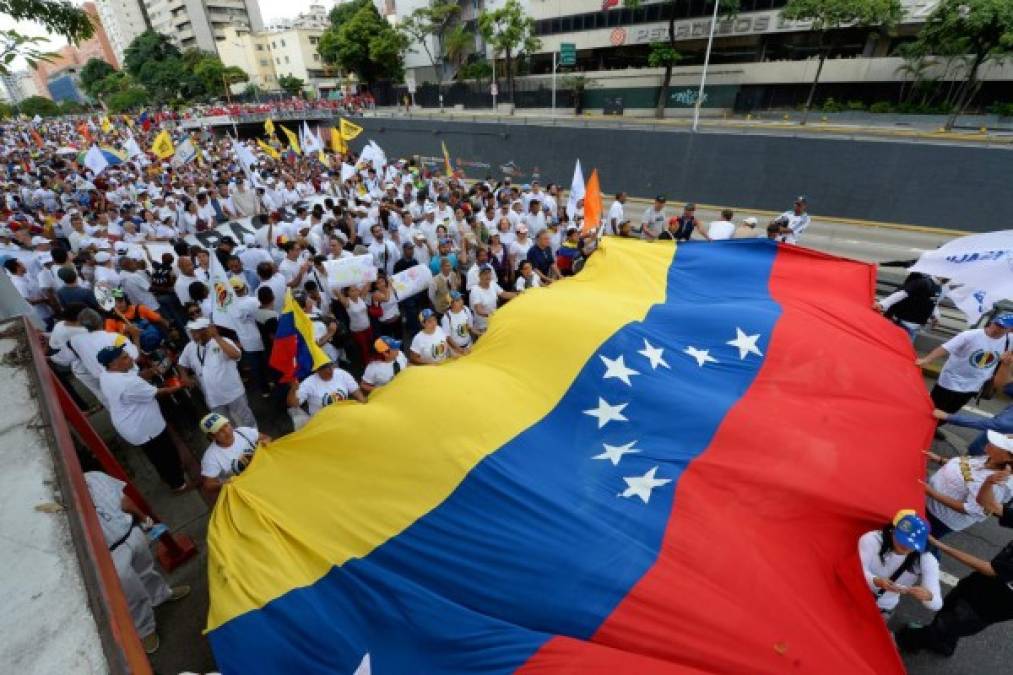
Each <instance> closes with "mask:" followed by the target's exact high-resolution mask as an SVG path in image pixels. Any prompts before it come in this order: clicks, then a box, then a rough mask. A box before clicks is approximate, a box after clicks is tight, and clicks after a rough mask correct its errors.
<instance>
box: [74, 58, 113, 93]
mask: <svg viewBox="0 0 1013 675" xmlns="http://www.w3.org/2000/svg"><path fill="white" fill-rule="evenodd" d="M116 72H118V71H117V70H116V69H115V68H113V67H112V66H111V65H109V64H108V63H106V62H105V61H103V60H102V59H96V58H91V59H88V62H87V63H85V64H84V67H83V68H81V73H80V77H81V87H82V88H83V89H84V91H85V93H86V94H88V96H91V97H92V98H96V99H97V98H98V97H99V93H100V91H99V88H98V86H99V83H100V82H102V80H104V79H106V78H107V77H109V76H110V75H112V74H113V73H116Z"/></svg>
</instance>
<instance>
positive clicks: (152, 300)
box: [120, 254, 158, 312]
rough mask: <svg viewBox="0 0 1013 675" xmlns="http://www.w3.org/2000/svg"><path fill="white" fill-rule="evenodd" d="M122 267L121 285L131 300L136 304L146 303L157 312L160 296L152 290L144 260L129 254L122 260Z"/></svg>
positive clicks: (145, 304) (146, 305)
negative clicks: (157, 296)
mask: <svg viewBox="0 0 1013 675" xmlns="http://www.w3.org/2000/svg"><path fill="white" fill-rule="evenodd" d="M131 255H134V254H131ZM120 267H122V268H123V272H122V274H121V275H120V280H121V286H122V287H123V291H124V292H125V293H126V294H127V298H129V299H130V302H131V303H132V304H135V305H144V306H145V307H147V308H148V309H150V310H151V311H153V312H157V311H158V298H156V297H155V294H154V293H152V292H151V278H150V277H149V276H148V271H147V269H146V268H145V265H144V261H143V260H138V259H137V258H136V257H131V256H127V257H125V258H124V259H123V260H121V261H120Z"/></svg>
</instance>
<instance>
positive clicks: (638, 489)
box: [619, 467, 672, 504]
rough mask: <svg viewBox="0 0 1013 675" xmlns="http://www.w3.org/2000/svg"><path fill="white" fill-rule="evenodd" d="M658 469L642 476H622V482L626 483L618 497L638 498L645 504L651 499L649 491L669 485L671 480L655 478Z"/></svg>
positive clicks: (655, 468)
mask: <svg viewBox="0 0 1013 675" xmlns="http://www.w3.org/2000/svg"><path fill="white" fill-rule="evenodd" d="M657 471H658V467H653V468H651V469H649V470H648V472H647V473H645V474H644V475H643V476H630V477H628V478H627V477H626V476H623V480H624V481H626V489H625V490H623V491H622V492H620V493H619V496H620V497H640V499H642V500H643V502H644V503H645V504H646V503H647V502H648V501H650V499H651V491H652V490H653V489H654V488H656V487H661V486H662V485H665V484H666V483H671V482H672V479H671V478H655V477H654V474H655V473H657Z"/></svg>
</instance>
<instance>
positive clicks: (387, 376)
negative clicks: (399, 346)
mask: <svg viewBox="0 0 1013 675" xmlns="http://www.w3.org/2000/svg"><path fill="white" fill-rule="evenodd" d="M395 363H396V364H397V367H396V368H395V366H394V364H395ZM407 367H408V359H407V358H406V357H405V355H404V352H398V355H397V358H395V359H394V360H393V361H372V362H371V363H370V364H369V365H368V366H366V372H364V373H363V374H362V381H363V382H365V383H366V384H368V385H370V386H373V387H382V386H383V385H385V384H387V383H388V382H390V381H391V380H393V379H394V376H395V375H397V374H398V373H400V372H401V371H402V370H404V369H405V368H407Z"/></svg>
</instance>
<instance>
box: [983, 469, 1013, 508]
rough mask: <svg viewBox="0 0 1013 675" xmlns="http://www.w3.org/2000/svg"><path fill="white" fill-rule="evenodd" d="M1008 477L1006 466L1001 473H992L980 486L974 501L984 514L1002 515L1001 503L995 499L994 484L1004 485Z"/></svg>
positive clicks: (1008, 472)
mask: <svg viewBox="0 0 1013 675" xmlns="http://www.w3.org/2000/svg"><path fill="white" fill-rule="evenodd" d="M1009 476H1010V468H1009V467H1008V466H1007V467H1005V468H1004V469H1003V470H1002V471H993V472H992V473H991V475H989V477H988V478H986V479H985V482H984V483H982V484H981V488H979V490H978V495H977V497H975V500H976V501H977V502H978V505H979V506H981V508H982V509H984V511H985V513H987V514H989V515H993V516H1001V515H1002V506H1003V505H1002V502H1000V501H999V500H998V499H996V498H995V484H996V483H1005V482H1006V480H1007V479H1009Z"/></svg>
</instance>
